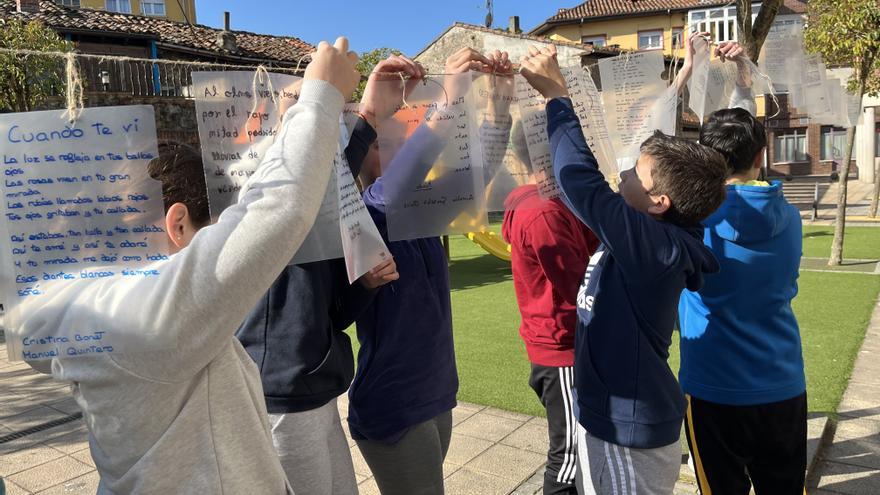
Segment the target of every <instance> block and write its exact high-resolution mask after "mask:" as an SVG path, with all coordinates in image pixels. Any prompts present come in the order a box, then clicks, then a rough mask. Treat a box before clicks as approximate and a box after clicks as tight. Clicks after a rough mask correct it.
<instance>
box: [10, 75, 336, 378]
mask: <svg viewBox="0 0 880 495" xmlns="http://www.w3.org/2000/svg"><path fill="white" fill-rule="evenodd" d="M343 103H344V102H343V98H342V95H341V94H340V93H339V91H337V90H336V89H335V88H334V87H333V86H332V85H330V84H329V83H327V82H324V81H316V80H309V81H306V82H305V83H304V84H303V88H302V95H301V96H300V99H299V102H298V103H297V104H296V105H294V106H293V107H292V108H291V109H290V110H289V111H288V112H287V114H286V115H285V118H284V121H283V124H282V128H281V130H280V132H279V134H278V137H277V139H276V141H275V143H274V144H272V146H271V147H270V148H269V150H268V151H267V153H266V155H265V157H264V159H263V162H262V163H261V164H260V166H259V167H258V169H257V171H256V172H255V173H254V175H253V176H251V178H250V179H249V180H248V182H247V183H246V184H245V186H244V188H243V189H242V191H241V194H240V196H239V198H240V199H239V201H238V203H237V204H235V205H233V206H231V207H229V208H228V209H226V210H225V211H224V212H223V214H222V215H221V216H220V218H219V221H218V222H217V223H216V224H214V225H211V226H209V227H205V228H203V229H202V230H200V231H199V232H198V233H197V234H196V236H195V237H194V238H193V240H192V243H191V244H190V245H189V246H187V247H186V248H185V249H183V250H182V251H180V252H179V253H177V254H175V255H172V256H170V257H169V259H168V260H167V261H161V262H157V263H156V264H154V265H152V266H151V268H156V269H158V270H159V271H160V274H159V275H158V276H155V277H148V278H134V277H131V278H127V279H125V278H124V279H113V280H108V282H107V283H105V284H101V283H100V282H92V283H88V284H69V285H67V286H66V287H64V288H62V289H61V290H59V291H58V292H57V293H56V294H55V295H54V296H53V299H52V300H51V302H50V304H47V305H46V306H45V307H42V308H40V310H39V311H32V312H30V314H32V315H33V317H30V318H29V319H28V320H26V321H25V322H24V328H23V330H24V331H25V332H31V331H33V332H40V331H44V330H45V329H46V327H49V328H59V327H60V328H64V327H65V326H67V327H74V326H78V327H82V326H83V325H84V322H89V323H91V324H93V325H95V328H104V329H106V330H107V335H108V336H110V335H112V336H113V337H114V338H119V339H123V340H124V341H125V342H126V344H127V346H126V349H129V351H128V353H127V354H122V355H113V354H111V355H110V356H111V357H112V358H113V359H114V361H115V362H116V364H117V365H118V366H120V367H121V368H123V369H124V370H126V371H128V372H130V373H134V374H137V375H139V376H141V377H143V378H146V379H151V380H157V381H172V382H173V381H181V380H186V379H188V378H189V377H191V376H192V375H194V374H195V373H197V372H198V371H199V370H201V369H203V368H204V367H205V366H206V365H207V364H208V363H209V362H210V361H211V360H212V359H214V357H215V356H216V355H217V354H218V353H219V352H220V351H221V350H222V349H223V347H224V346H226V345H228V344H229V342H230V339H232V338H234V336H233V335H234V332H235V330H236V329H237V328H238V326H239V325H240V324H241V322H242V320H243V319H244V317H245V316H246V315H247V313H248V311H249V310H250V309H251V307H253V306H254V305H255V304H256V303H257V301H258V300H259V298H260V296H261V295H262V294H263V293H265V292H266V290H268V289H269V286H270V285H271V284H272V282H273V280H274V279H275V278H276V277H277V276H278V274H279V273H280V272H281V270H282V269H283V268H284V266H286V265H287V263H288V262H289V261H290V259H291V258H292V257H293V255H294V254H295V253H296V251H297V249H298V248H299V246H300V245H301V244H302V241H303V239H304V238H305V236H306V234H307V233H308V231H309V229H310V228H311V226H312V224H313V223H314V221H315V218H316V216H317V213H318V209H319V207H320V204H321V199H322V197H323V193H324V191H325V189H326V187H327V182H328V179H329V176H330V172H331V170H332V161H333V156H334V154H335V152H336V150H337V146H338V143H339V115H340V113H341V112H342V106H343ZM138 345H140V346H142V347H143V348H145V349H146V348H149V349H157V350H155V351H153V350H150V351H149V352H147V351H145V352H132V351H131V349H138V348H139V347H138Z"/></svg>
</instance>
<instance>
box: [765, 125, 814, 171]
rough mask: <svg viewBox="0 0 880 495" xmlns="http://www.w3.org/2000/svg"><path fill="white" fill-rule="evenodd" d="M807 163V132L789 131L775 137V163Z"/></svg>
mask: <svg viewBox="0 0 880 495" xmlns="http://www.w3.org/2000/svg"><path fill="white" fill-rule="evenodd" d="M805 161H807V130H806V129H789V130H785V131H780V132H779V133H778V134H776V135H775V136H773V163H788V162H805Z"/></svg>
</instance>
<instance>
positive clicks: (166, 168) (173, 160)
mask: <svg viewBox="0 0 880 495" xmlns="http://www.w3.org/2000/svg"><path fill="white" fill-rule="evenodd" d="M147 170H148V171H149V174H150V177H152V178H153V179H156V180H158V181H160V182H161V183H162V199H163V201H164V203H165V211H166V212H167V211H168V209H169V208H171V205H173V204H174V203H183V204H184V205H186V209H187V211H188V212H189V215H190V217H192V221H193V227H195V228H197V229H200V228H202V227H204V226H206V225H208V224H209V223H211V213H210V210H209V209H208V186H207V183H206V182H205V170H204V166H203V165H202V155H201V154H200V153H199V152H198V151H196V150H195V149H193V148H191V147H190V146H187V145H185V144H182V143H178V142H174V141H166V142H162V143H159V156H157V157H156V158H153V159H152V160H151V161H150V163H149V164H148V165H147Z"/></svg>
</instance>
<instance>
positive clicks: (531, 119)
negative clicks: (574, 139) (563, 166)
mask: <svg viewBox="0 0 880 495" xmlns="http://www.w3.org/2000/svg"><path fill="white" fill-rule="evenodd" d="M514 84H515V86H516V102H517V105H518V106H519V112H520V115H521V116H522V128H523V133H524V134H525V138H526V148H527V150H528V154H529V160H530V161H531V163H532V174H533V176H534V178H535V183H536V184H537V185H538V193H539V194H540V195H541V197H542V198H544V199H552V198H555V197H557V196H559V193H560V191H559V186H558V185H557V184H556V178H555V177H554V175H553V160H552V159H551V157H550V138H549V136H547V100H546V99H545V98H544V97H543V96H541V94H540V93H538V91H536V90H535V89H533V88H532V86H531V85H530V84H529V83H528V81H526V79H525V78H524V77H523V76H521V75H519V74H517V75H516V77H515V78H514Z"/></svg>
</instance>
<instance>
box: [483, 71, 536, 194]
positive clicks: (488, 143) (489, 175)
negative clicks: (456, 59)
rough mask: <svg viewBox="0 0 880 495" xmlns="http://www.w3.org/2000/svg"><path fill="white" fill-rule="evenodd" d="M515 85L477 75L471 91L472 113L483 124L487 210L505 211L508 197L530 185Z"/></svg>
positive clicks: (498, 77)
mask: <svg viewBox="0 0 880 495" xmlns="http://www.w3.org/2000/svg"><path fill="white" fill-rule="evenodd" d="M514 85H515V83H514V77H513V76H512V75H511V76H507V75H494V74H479V75H477V76H476V78H475V79H474V81H473V86H472V88H471V97H472V99H473V101H474V107H475V108H474V111H475V112H476V115H477V116H478V120H479V121H480V122H482V124H481V125H480V128H479V134H480V148H481V150H482V161H483V177H484V181H483V182H484V184H485V192H484V195H483V196H484V200H485V203H486V208H487V210H488V211H504V201H505V200H506V199H507V196H508V195H509V194H510V193H511V192H512V191H513V190H514V189H515V188H517V187H519V186H521V185H524V184H530V183H532V182H533V179H532V175H531V173H530V166H531V162H530V161H529V156H528V149H527V148H526V142H525V135H524V133H523V127H522V118H521V116H520V112H519V106H518V105H517V104H516V95H515V86H514Z"/></svg>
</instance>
